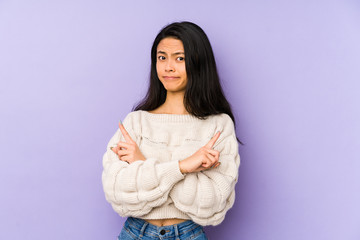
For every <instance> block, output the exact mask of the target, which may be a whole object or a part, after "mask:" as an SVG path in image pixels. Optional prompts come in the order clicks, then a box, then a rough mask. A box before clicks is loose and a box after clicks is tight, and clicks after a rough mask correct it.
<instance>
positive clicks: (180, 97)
mask: <svg viewBox="0 0 360 240" xmlns="http://www.w3.org/2000/svg"><path fill="white" fill-rule="evenodd" d="M150 112H152V113H159V114H189V113H188V111H186V109H185V106H184V92H177V93H173V92H167V94H166V100H165V102H164V103H163V104H162V105H161V106H160V107H158V108H157V109H155V110H153V111H150Z"/></svg>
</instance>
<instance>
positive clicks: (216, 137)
mask: <svg viewBox="0 0 360 240" xmlns="http://www.w3.org/2000/svg"><path fill="white" fill-rule="evenodd" d="M219 137H220V132H217V133H216V134H215V135H214V136H213V137H212V139H210V141H209V142H208V143H207V144H206V145H205V147H207V148H210V149H211V148H212V147H213V146H214V144H215V142H216V141H217V140H218V139H219Z"/></svg>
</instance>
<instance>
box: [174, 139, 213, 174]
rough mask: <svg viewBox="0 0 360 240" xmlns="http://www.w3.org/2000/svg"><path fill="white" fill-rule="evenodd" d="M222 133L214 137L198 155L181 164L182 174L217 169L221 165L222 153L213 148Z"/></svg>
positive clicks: (195, 154)
mask: <svg viewBox="0 0 360 240" xmlns="http://www.w3.org/2000/svg"><path fill="white" fill-rule="evenodd" d="M219 136H220V132H217V133H216V134H215V135H214V137H213V138H212V139H211V140H210V141H209V142H208V143H207V144H206V145H205V146H203V147H201V148H200V149H199V150H198V151H197V152H196V153H194V154H193V155H191V156H190V157H188V158H186V159H184V160H182V161H180V162H179V167H180V171H181V173H192V172H200V171H204V170H207V169H209V168H216V167H218V166H219V165H220V162H219V155H220V153H219V152H218V151H216V150H214V149H212V147H213V146H214V144H215V142H216V141H217V140H218V138H219Z"/></svg>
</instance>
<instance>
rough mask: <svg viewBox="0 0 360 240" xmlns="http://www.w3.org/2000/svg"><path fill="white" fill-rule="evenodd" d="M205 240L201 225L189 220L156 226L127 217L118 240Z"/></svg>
mask: <svg viewBox="0 0 360 240" xmlns="http://www.w3.org/2000/svg"><path fill="white" fill-rule="evenodd" d="M134 239H142V240H154V239H157V240H160V239H166V240H172V239H173V240H188V239H192V240H207V237H206V235H205V232H204V230H203V228H202V226H200V225H198V224H196V223H194V222H193V221H191V220H188V221H185V222H182V223H180V224H174V225H171V226H163V227H158V226H155V225H152V224H150V223H148V222H146V221H144V220H142V219H139V218H132V217H129V218H128V219H127V220H126V222H125V224H124V227H123V229H122V230H121V233H120V235H119V237H118V240H134Z"/></svg>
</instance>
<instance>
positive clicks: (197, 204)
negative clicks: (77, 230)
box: [102, 22, 240, 240]
mask: <svg viewBox="0 0 360 240" xmlns="http://www.w3.org/2000/svg"><path fill="white" fill-rule="evenodd" d="M239 165H240V157H239V154H238V141H237V138H236V134H235V124H234V116H233V114H232V112H231V108H230V105H229V103H228V101H227V100H226V98H225V96H224V94H223V91H222V88H221V85H220V82H219V77H218V74H217V70H216V64H215V59H214V55H213V51H212V48H211V45H210V42H209V40H208V38H207V36H206V34H205V33H204V31H203V30H202V29H201V28H200V27H199V26H197V25H195V24H194V23H190V22H179V23H172V24H170V25H168V26H166V27H165V28H163V29H162V30H161V31H160V33H159V34H158V35H157V37H156V38H155V41H154V43H153V46H152V49H151V74H150V86H149V90H148V92H147V95H146V96H145V98H144V99H143V100H142V102H141V103H140V104H139V105H138V106H137V107H135V109H134V111H133V112H131V113H129V114H128V115H127V116H126V118H125V119H124V121H123V123H119V130H118V131H117V132H116V133H115V135H114V136H113V137H112V138H111V140H110V142H109V144H108V146H107V151H106V153H105V155H104V158H103V166H104V170H103V174H102V181H103V187H104V192H105V196H106V199H107V201H109V202H110V203H111V205H112V207H113V209H114V210H115V211H116V212H117V213H119V214H120V215H121V216H123V217H128V219H127V221H126V222H125V225H124V227H123V229H122V231H121V233H120V235H119V239H124V240H126V239H144V240H146V239H149V240H150V239H177V240H179V239H181V240H183V239H197V240H201V239H207V238H206V235H205V233H204V231H203V228H202V226H205V225H217V224H220V223H221V222H222V221H223V219H224V217H225V214H226V212H227V210H229V209H230V208H231V207H232V206H233V204H234V200H235V192H234V188H235V183H236V182H237V179H238V168H239Z"/></svg>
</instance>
